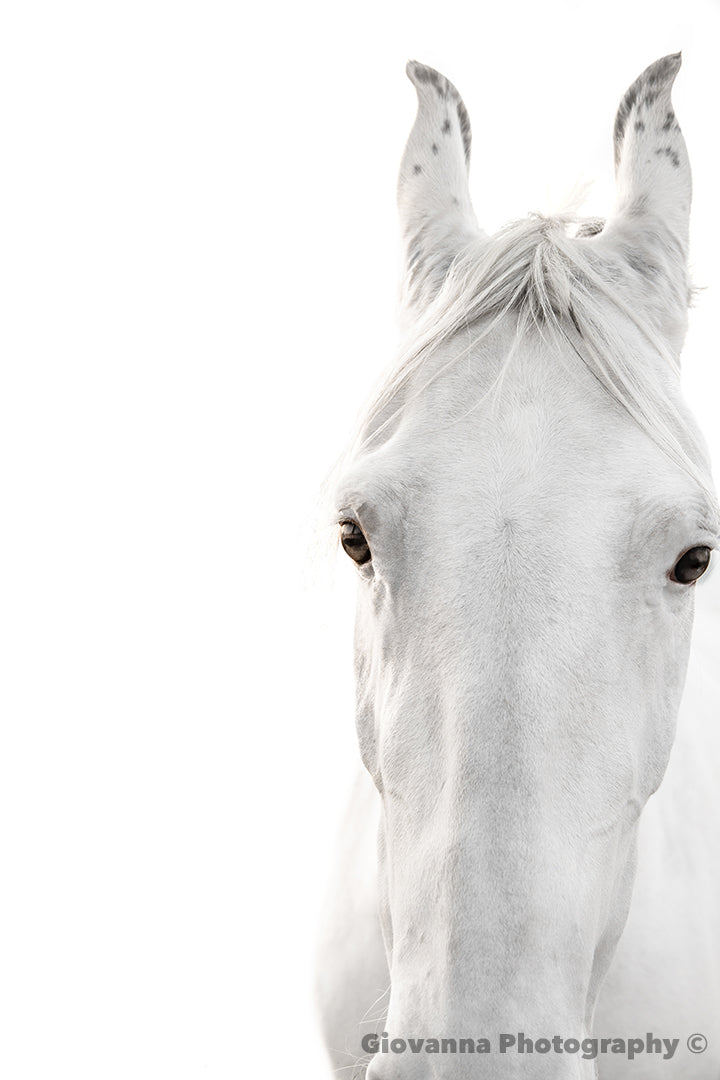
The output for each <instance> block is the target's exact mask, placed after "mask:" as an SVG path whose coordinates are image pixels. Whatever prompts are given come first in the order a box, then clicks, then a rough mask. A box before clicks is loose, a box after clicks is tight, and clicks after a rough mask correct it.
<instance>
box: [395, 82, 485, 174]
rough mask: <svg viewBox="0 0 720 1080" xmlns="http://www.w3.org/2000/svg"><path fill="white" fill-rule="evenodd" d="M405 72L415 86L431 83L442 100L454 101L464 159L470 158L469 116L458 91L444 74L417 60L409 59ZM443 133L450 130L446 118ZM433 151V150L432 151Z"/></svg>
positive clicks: (450, 126)
mask: <svg viewBox="0 0 720 1080" xmlns="http://www.w3.org/2000/svg"><path fill="white" fill-rule="evenodd" d="M406 70H407V74H408V76H409V78H410V79H411V80H412V82H413V83H414V84H415V86H416V87H418V88H419V87H420V86H424V85H428V84H429V85H431V86H433V87H434V88H435V91H436V92H437V95H438V97H439V98H440V99H441V100H442V101H446V102H448V103H449V102H451V101H452V102H455V108H456V111H457V116H458V120H459V122H460V134H461V135H462V140H463V149H464V151H465V159H466V161H469V159H470V143H471V131H470V117H469V116H468V112H467V109H466V108H465V104H464V102H463V100H462V98H461V97H460V95H459V93H458V92H457V90H456V89H455V87H454V86H453V84H452V83H451V82H450V80H449V79H446V78H445V76H444V75H441V74H440V72H439V71H435V69H434V68H431V67H427V66H426V65H425V64H419V63H418V62H417V60H411V61H410V62H409V63H408V65H407V69H406ZM442 130H443V134H444V135H447V134H449V133H450V131H451V130H452V125H451V124H450V121H449V120H446V121H445V123H444V124H443V129H442ZM434 152H435V151H433V153H434Z"/></svg>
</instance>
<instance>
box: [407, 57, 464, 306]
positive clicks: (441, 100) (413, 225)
mask: <svg viewBox="0 0 720 1080" xmlns="http://www.w3.org/2000/svg"><path fill="white" fill-rule="evenodd" d="M406 70H407V74H408V77H409V78H410V80H411V81H412V82H413V83H414V85H415V89H416V90H417V95H418V111H417V116H416V118H415V124H414V125H413V129H412V131H411V132H410V137H409V139H408V142H407V146H406V147H405V153H404V155H403V159H402V164H401V166H400V177H399V180H398V209H399V212H400V228H401V234H402V258H403V266H402V300H403V304H404V305H410V306H417V305H419V306H424V305H426V304H427V303H429V302H430V301H431V300H432V299H433V297H434V296H435V294H436V293H437V291H438V289H439V288H440V286H441V285H442V283H443V281H444V279H445V276H446V274H447V271H448V268H449V266H450V264H451V262H452V261H453V259H454V258H455V256H456V255H457V254H458V252H460V251H461V250H462V249H463V248H464V247H466V246H467V244H468V243H470V242H471V241H472V240H474V239H476V238H477V237H478V236H479V235H480V232H479V229H478V226H477V222H476V220H475V215H474V213H473V209H472V205H471V203H470V193H469V189H468V168H469V165H470V120H469V117H468V114H467V110H466V109H465V105H464V104H463V101H462V98H461V97H460V95H459V94H458V92H457V90H456V89H455V87H454V86H453V84H452V83H451V82H449V80H448V79H446V78H445V76H444V75H440V73H439V72H437V71H435V70H434V69H433V68H430V67H425V65H424V64H418V63H417V62H416V61H414V60H411V61H410V63H409V64H408V65H407V69H406Z"/></svg>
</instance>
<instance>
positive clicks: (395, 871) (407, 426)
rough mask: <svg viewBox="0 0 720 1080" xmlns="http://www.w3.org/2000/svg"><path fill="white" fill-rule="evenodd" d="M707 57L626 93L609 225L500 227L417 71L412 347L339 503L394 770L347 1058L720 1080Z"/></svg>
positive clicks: (333, 1029) (563, 220)
mask: <svg viewBox="0 0 720 1080" xmlns="http://www.w3.org/2000/svg"><path fill="white" fill-rule="evenodd" d="M679 67H680V56H679V55H676V56H668V57H666V58H665V59H663V60H659V61H657V62H656V63H655V64H652V65H651V66H650V67H649V68H647V70H646V71H645V72H643V74H642V75H641V76H640V77H639V78H638V79H637V81H636V82H635V83H634V84H633V85H632V86H631V87H630V89H629V90H628V92H627V93H626V95H625V97H624V98H623V100H622V103H621V105H620V109H619V112H618V114H617V120H616V124H615V159H616V165H617V188H618V193H617V203H616V206H615V209H614V212H613V213H612V215H611V216H610V218H609V219H608V221H607V223H606V224H605V225H604V226H603V224H602V222H590V221H587V220H586V221H581V220H579V219H577V218H570V216H567V217H560V218H543V217H534V218H530V219H528V220H526V221H523V222H520V223H517V224H515V225H512V226H509V227H507V228H506V229H503V230H502V231H501V232H500V233H498V234H497V235H493V236H488V235H486V234H485V233H483V232H482V231H481V230H480V229H479V228H478V226H477V224H476V220H475V217H474V214H473V211H472V207H471V204H470V199H469V195H468V185H467V165H468V158H469V151H470V125H469V122H468V117H467V113H466V111H465V107H464V105H463V103H462V101H461V99H460V97H459V95H458V93H457V91H456V90H455V88H454V87H453V86H452V84H451V83H449V82H448V81H447V79H445V78H444V77H443V76H442V75H440V74H438V73H437V72H436V71H433V70H432V69H430V68H428V67H424V66H422V65H420V64H417V63H411V64H409V65H408V74H409V76H410V78H411V80H412V82H413V83H414V84H415V87H416V89H417V92H418V99H419V108H418V114H417V119H416V121H415V125H414V127H413V130H412V133H411V135H410V139H409V142H408V145H407V148H406V150H405V155H404V158H403V162H402V167H401V173H400V182H399V206H400V215H401V223H402V236H403V245H404V247H403V251H404V259H405V268H404V269H405V275H404V290H403V300H402V314H403V319H404V325H405V328H406V339H405V343H404V351H403V352H402V355H401V357H400V359H399V362H398V364H397V365H396V367H395V368H394V369H393V371H392V372H391V374H390V376H389V379H388V381H387V382H386V384H385V385H384V386H383V387H382V389H381V390H380V392H379V394H378V395H377V397H376V399H375V400H374V401H373V403H372V405H371V407H370V408H369V410H368V411H367V413H366V415H365V416H364V419H363V422H362V424H361V428H360V431H359V434H358V437H357V438H356V440H355V443H354V445H353V446H352V449H351V451H350V452H349V455H348V458H347V460H346V462H345V465H344V467H343V468H342V470H341V475H340V478H339V480H338V482H337V486H336V489H335V497H334V512H335V521H336V522H337V524H338V525H339V529H340V537H341V543H342V546H343V547H344V549H345V551H346V552H347V554H348V555H349V557H350V558H351V559H352V560H354V562H355V563H356V564H357V575H358V611H357V624H356V643H355V650H356V660H355V665H356V683H357V733H358V739H359V744H360V753H361V757H362V761H363V764H364V770H363V772H362V774H361V775H360V776H359V778H358V781H357V785H356V788H355V791H354V793H353V797H352V801H351V805H350V808H349V812H348V818H347V821H346V827H345V829H344V832H343V843H342V850H341V851H340V853H339V857H338V862H337V869H336V873H335V876H334V879H333V885H332V888H331V890H330V897H329V905H328V911H327V914H326V918H325V922H324V927H325V929H324V933H323V937H322V942H321V948H320V968H319V970H320V975H319V996H320V1005H321V1013H322V1019H323V1025H324V1030H325V1036H326V1040H327V1045H328V1047H329V1050H330V1055H331V1059H332V1065H333V1068H334V1070H335V1072H336V1074H337V1075H338V1076H339V1077H361V1076H363V1077H364V1076H366V1077H367V1080H427V1078H430V1077H433V1078H435V1080H438V1078H442V1080H447V1078H451V1080H461V1078H465V1077H491V1078H510V1077H518V1076H521V1075H522V1076H527V1077H533V1078H540V1077H543V1078H548V1077H552V1078H553V1080H559V1078H565V1077H574V1078H588V1077H591V1076H596V1075H599V1076H600V1077H602V1078H608V1077H610V1078H614V1077H634V1078H635V1080H644V1078H646V1077H655V1076H657V1077H664V1078H671V1077H672V1078H682V1080H694V1078H698V1080H700V1078H702V1080H718V1078H719V1077H720V716H719V715H718V703H720V685H719V684H718V682H717V680H716V678H715V670H714V666H713V665H714V663H716V661H715V659H714V657H713V654H712V652H711V648H712V643H713V640H714V641H716V642H720V638H719V637H718V636H717V634H718V630H717V629H716V626H718V620H717V616H716V614H715V613H714V605H713V601H712V595H711V594H712V585H711V584H707V583H706V582H700V584H699V585H698V589H697V590H696V588H695V582H696V581H697V580H698V579H699V578H700V577H701V576H702V574H703V572H704V571H705V570H706V568H707V566H708V563H709V560H710V552H711V549H712V548H713V547H715V546H717V544H718V527H719V518H718V508H717V504H716V500H715V496H714V493H713V489H712V481H711V479H710V468H709V462H708V457H707V452H706V450H705V447H704V443H703V440H702V437H701V436H700V434H699V432H698V431H697V429H696V426H695V424H694V422H693V419H692V417H691V416H690V415H689V413H688V410H687V408H686V406H685V404H684V403H683V399H682V397H681V393H680V386H679V363H678V357H679V353H680V349H681V345H682V342H683V338H684V334H685V330H686V322H687V307H688V297H689V283H688V273H687V247H688V215H689V209H690V198H691V179H690V168H689V165H688V160H687V153H686V147H685V141H684V139H683V136H682V134H681V131H680V128H679V126H678V123H677V120H676V118H675V114H674V112H673V108H672V104H671V87H672V84H673V81H674V79H675V76H676V74H677V72H678V69H679ZM696 592H697V600H698V616H697V619H696V623H697V627H696V633H695V637H694V639H693V642H692V646H691V630H692V624H693V607H694V601H695V597H696ZM718 611H719V612H720V609H718ZM713 634H714V635H715V637H714V639H713ZM686 673H687V680H686ZM663 778H664V779H663ZM661 784H662V786H661ZM658 788H659V789H660V790H659V791H658V793H657V794H656V795H655V796H654V797H653V798H652V799H651V798H650V797H651V796H652V795H653V793H654V792H656V790H657V789H658ZM646 804H647V805H646ZM705 1042H706V1044H707V1046H706V1048H704V1046H705ZM471 1044H472V1045H471Z"/></svg>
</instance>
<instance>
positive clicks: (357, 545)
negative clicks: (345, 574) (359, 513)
mask: <svg viewBox="0 0 720 1080" xmlns="http://www.w3.org/2000/svg"><path fill="white" fill-rule="evenodd" d="M340 543H341V544H342V546H343V548H344V549H345V551H346V552H347V554H348V555H349V556H350V558H351V559H353V561H354V562H356V563H357V564H358V566H362V564H363V563H366V562H369V561H370V558H371V556H370V545H369V544H368V542H367V540H366V539H365V535H364V533H363V531H362V529H361V528H360V526H359V525H358V524H357V522H356V521H343V522H342V523H341V525H340Z"/></svg>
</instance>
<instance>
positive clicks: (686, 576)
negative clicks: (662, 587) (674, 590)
mask: <svg viewBox="0 0 720 1080" xmlns="http://www.w3.org/2000/svg"><path fill="white" fill-rule="evenodd" d="M709 564H710V548H709V547H694V548H690V550H689V551H686V552H685V554H684V555H682V556H681V557H680V558H679V559H678V561H677V562H676V563H675V567H674V569H673V571H672V573H671V574H670V580H671V581H677V582H679V583H680V584H681V585H691V584H692V582H693V581H697V579H698V578H699V577H702V575H703V574H704V573H705V571H706V570H707V568H708V566H709Z"/></svg>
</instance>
